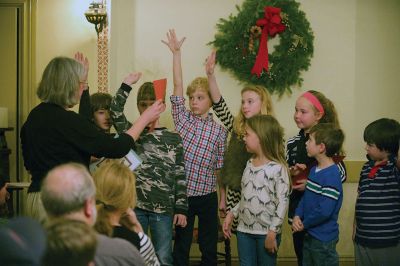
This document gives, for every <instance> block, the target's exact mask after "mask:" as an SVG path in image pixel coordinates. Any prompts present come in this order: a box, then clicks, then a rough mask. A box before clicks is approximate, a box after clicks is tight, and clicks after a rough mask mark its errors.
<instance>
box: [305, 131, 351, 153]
mask: <svg viewBox="0 0 400 266" xmlns="http://www.w3.org/2000/svg"><path fill="white" fill-rule="evenodd" d="M309 133H310V138H309V140H308V141H307V142H306V146H307V153H308V156H311V157H313V156H314V155H315V154H314V152H315V151H314V150H312V149H313V148H310V147H311V146H314V145H315V144H316V145H321V146H320V148H322V150H324V151H325V154H326V156H328V157H333V156H334V155H337V154H339V153H340V151H341V149H342V145H343V141H344V133H343V131H342V130H341V129H340V128H338V127H336V126H335V125H334V124H332V123H320V124H317V125H315V126H313V127H312V128H311V129H310V132H309ZM313 142H314V143H313Z"/></svg>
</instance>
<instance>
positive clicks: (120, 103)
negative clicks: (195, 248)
mask: <svg viewBox="0 0 400 266" xmlns="http://www.w3.org/2000/svg"><path fill="white" fill-rule="evenodd" d="M140 76H141V73H131V74H129V75H128V76H127V77H126V78H125V79H124V81H123V83H122V85H121V87H120V88H119V90H118V91H117V93H116V95H115V97H114V98H113V100H112V103H111V116H112V119H113V122H114V127H115V128H116V130H117V132H118V133H121V132H124V131H125V130H127V129H128V128H130V127H131V125H132V124H131V123H130V122H129V121H127V119H126V117H125V115H124V106H125V103H126V99H127V98H128V96H129V93H130V91H131V89H132V88H131V87H130V85H131V84H135V83H136V82H137V81H138V80H139V78H140ZM154 102H155V93H154V86H153V83H151V82H145V83H144V84H143V85H142V86H141V87H140V88H139V91H138V96H137V107H138V109H139V112H140V113H142V112H144V110H146V109H147V108H148V107H149V106H151V105H152V104H153V103H154ZM154 123H155V124H156V125H155V128H154V130H153V131H151V132H149V127H147V128H146V129H145V130H144V131H143V132H142V134H141V135H140V137H139V139H138V140H137V141H136V152H137V153H138V155H139V157H140V159H141V160H142V161H143V162H142V164H141V165H140V166H139V167H138V168H136V169H135V174H136V177H137V178H136V192H137V206H136V209H135V213H136V216H137V218H138V220H139V222H140V223H141V225H142V227H143V230H144V232H145V233H147V231H148V229H149V227H150V231H151V238H152V241H153V243H154V247H155V250H156V253H157V256H158V258H159V260H160V263H161V265H172V263H173V262H172V228H173V224H174V225H177V226H182V227H184V226H186V214H187V209H188V204H187V195H186V176H185V169H184V160H183V146H182V139H181V137H180V136H179V134H178V133H176V132H172V131H170V130H168V129H167V128H165V127H161V126H160V125H159V120H157V121H154Z"/></svg>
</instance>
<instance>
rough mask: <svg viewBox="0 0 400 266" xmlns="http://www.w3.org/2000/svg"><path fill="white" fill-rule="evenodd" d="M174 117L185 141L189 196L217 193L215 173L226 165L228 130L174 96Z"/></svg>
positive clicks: (172, 97) (172, 100)
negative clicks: (197, 114) (187, 107)
mask: <svg viewBox="0 0 400 266" xmlns="http://www.w3.org/2000/svg"><path fill="white" fill-rule="evenodd" d="M171 103H172V117H173V119H174V123H175V128H176V130H177V131H178V132H179V134H180V135H181V137H182V141H183V148H184V151H185V171H186V177H187V193H188V196H189V197H190V196H202V195H206V194H209V193H212V192H215V191H216V187H217V183H216V182H217V180H216V175H215V170H217V169H220V168H221V167H222V165H223V159H224V151H225V144H226V137H227V131H226V129H225V128H224V127H222V126H221V125H219V124H218V123H217V122H215V121H214V120H213V117H212V114H208V116H207V118H201V117H199V116H196V115H194V114H193V113H192V112H190V111H189V110H187V109H186V108H185V99H184V98H183V97H181V96H174V95H173V96H171Z"/></svg>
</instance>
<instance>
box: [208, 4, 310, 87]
mask: <svg viewBox="0 0 400 266" xmlns="http://www.w3.org/2000/svg"><path fill="white" fill-rule="evenodd" d="M299 5H300V4H299V3H298V2H296V1H294V0H275V1H271V0H246V1H244V2H243V5H242V7H241V8H240V7H239V6H236V8H237V10H238V14H237V15H236V16H233V15H232V14H231V15H230V16H229V19H223V18H222V19H220V21H219V23H218V24H217V29H218V32H217V34H216V35H215V39H214V41H212V42H210V43H209V44H211V45H213V46H214V47H215V48H216V49H217V63H218V64H220V66H221V67H222V68H224V69H229V70H231V71H232V73H233V74H234V76H236V78H238V79H239V80H240V81H242V82H245V83H250V84H254V85H262V86H265V87H266V88H267V90H268V91H269V92H271V93H277V94H279V95H282V94H283V93H284V92H285V91H288V92H289V93H291V86H293V85H299V86H300V85H301V84H302V81H303V79H302V78H301V72H302V71H304V70H307V69H308V67H309V66H310V60H311V57H312V55H313V51H314V46H313V40H314V35H313V32H312V30H311V28H310V23H309V22H308V21H307V19H306V16H305V13H304V12H303V11H301V10H299ZM275 36H279V38H280V41H279V44H277V45H275V46H274V51H273V52H272V53H268V46H267V40H268V39H271V37H275Z"/></svg>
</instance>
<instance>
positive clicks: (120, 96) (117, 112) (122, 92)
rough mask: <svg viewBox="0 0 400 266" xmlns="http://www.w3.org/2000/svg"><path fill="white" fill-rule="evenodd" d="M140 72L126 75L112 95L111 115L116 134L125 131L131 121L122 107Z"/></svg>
mask: <svg viewBox="0 0 400 266" xmlns="http://www.w3.org/2000/svg"><path fill="white" fill-rule="evenodd" d="M141 76H142V73H140V72H132V73H129V74H128V76H126V77H125V78H124V80H123V82H122V84H121V87H120V88H119V89H118V91H117V93H116V94H115V96H114V97H113V99H112V101H111V106H110V112H111V117H112V120H113V124H114V127H115V129H116V130H117V132H118V134H121V133H122V132H125V131H126V130H128V129H129V128H130V127H131V126H132V123H131V122H129V121H128V119H127V118H126V116H125V113H124V108H125V103H126V100H127V99H128V96H129V93H130V92H131V90H132V87H131V86H132V85H133V84H135V83H136V82H137V81H138V80H139V79H140V77H141Z"/></svg>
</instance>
